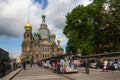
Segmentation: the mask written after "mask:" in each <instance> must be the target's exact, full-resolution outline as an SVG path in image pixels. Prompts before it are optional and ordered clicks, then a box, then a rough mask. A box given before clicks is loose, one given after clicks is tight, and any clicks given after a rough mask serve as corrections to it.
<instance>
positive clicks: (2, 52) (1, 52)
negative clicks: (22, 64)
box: [0, 48, 9, 60]
mask: <svg viewBox="0 0 120 80" xmlns="http://www.w3.org/2000/svg"><path fill="white" fill-rule="evenodd" d="M0 59H5V60H8V59H9V53H8V52H7V51H5V50H4V49H2V48H0Z"/></svg>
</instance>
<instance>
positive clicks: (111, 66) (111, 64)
mask: <svg viewBox="0 0 120 80" xmlns="http://www.w3.org/2000/svg"><path fill="white" fill-rule="evenodd" d="M107 70H112V71H114V70H119V71H120V62H119V61H118V60H115V61H112V60H104V62H103V71H107Z"/></svg>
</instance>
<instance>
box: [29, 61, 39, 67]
mask: <svg viewBox="0 0 120 80" xmlns="http://www.w3.org/2000/svg"><path fill="white" fill-rule="evenodd" d="M38 63H39V62H38ZM32 64H33V63H32V61H30V67H31V68H32Z"/></svg>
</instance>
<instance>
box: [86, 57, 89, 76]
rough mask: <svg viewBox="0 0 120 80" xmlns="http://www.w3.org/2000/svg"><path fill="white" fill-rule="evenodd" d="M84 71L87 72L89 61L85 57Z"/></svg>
mask: <svg viewBox="0 0 120 80" xmlns="http://www.w3.org/2000/svg"><path fill="white" fill-rule="evenodd" d="M85 73H86V74H89V61H88V60H87V59H86V60H85Z"/></svg>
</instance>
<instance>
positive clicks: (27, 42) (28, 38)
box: [22, 20, 33, 57]
mask: <svg viewBox="0 0 120 80" xmlns="http://www.w3.org/2000/svg"><path fill="white" fill-rule="evenodd" d="M24 29H25V32H24V36H23V42H22V54H24V55H26V57H27V55H29V54H31V48H32V45H31V43H32V40H33V35H32V25H31V24H30V22H29V20H28V22H27V23H26V24H25V27H24Z"/></svg>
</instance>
